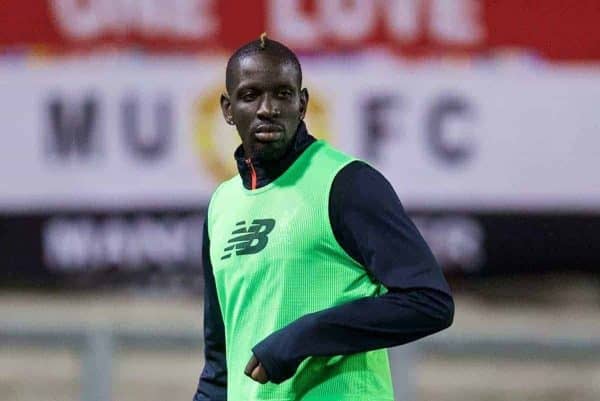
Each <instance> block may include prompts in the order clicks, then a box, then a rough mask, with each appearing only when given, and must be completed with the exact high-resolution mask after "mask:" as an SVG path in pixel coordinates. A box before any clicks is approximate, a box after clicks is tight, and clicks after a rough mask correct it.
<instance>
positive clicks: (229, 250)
mask: <svg viewBox="0 0 600 401" xmlns="http://www.w3.org/2000/svg"><path fill="white" fill-rule="evenodd" d="M235 225H236V227H239V228H236V229H235V230H233V232H232V233H231V235H233V236H234V237H233V238H231V239H230V240H229V241H227V243H228V244H231V245H229V246H227V247H226V248H225V249H224V252H225V254H224V255H223V256H222V257H221V260H223V259H227V258H230V257H231V255H232V254H233V251H234V250H235V254H236V255H251V254H253V253H258V252H260V251H262V250H263V249H265V247H266V246H267V242H269V237H267V235H269V233H270V232H271V231H273V227H275V220H273V219H254V220H252V223H251V224H250V226H249V227H246V222H245V221H239V222H237V223H236V224H235Z"/></svg>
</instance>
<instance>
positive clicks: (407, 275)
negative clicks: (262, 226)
mask: <svg viewBox="0 0 600 401" xmlns="http://www.w3.org/2000/svg"><path fill="white" fill-rule="evenodd" d="M314 141H315V139H314V138H313V137H312V136H311V135H309V134H308V132H307V131H306V128H305V126H304V124H300V126H299V128H298V132H297V133H296V136H295V139H294V142H293V144H292V146H291V147H290V149H289V150H288V151H287V153H286V154H285V155H284V156H283V157H282V158H281V159H279V160H278V161H277V163H264V162H261V161H254V160H253V167H254V170H255V172H256V175H257V187H261V186H264V185H267V184H268V183H270V182H271V181H273V180H274V179H276V178H277V177H279V176H280V175H281V174H282V173H283V172H284V171H285V170H286V169H287V168H288V167H289V166H290V165H291V164H292V163H293V162H294V161H295V160H296V159H297V158H298V156H299V155H300V154H302V152H303V151H304V150H305V149H306V148H307V147H308V146H309V145H310V144H311V143H312V142H314ZM236 160H237V162H238V170H239V172H240V175H241V177H242V180H243V182H244V186H246V187H247V188H250V181H251V179H250V171H249V167H248V166H247V164H246V163H245V160H244V158H243V154H242V150H241V148H238V150H237V151H236ZM329 219H330V223H331V227H332V230H333V233H334V236H335V238H336V240H337V241H338V243H339V244H340V246H341V247H342V248H343V249H344V250H345V251H346V253H348V255H349V256H350V257H352V258H353V259H355V260H356V261H357V262H358V263H360V264H361V265H362V266H364V267H365V269H366V270H367V272H368V273H369V274H370V275H371V276H372V277H373V279H374V280H375V281H378V282H380V283H381V284H383V285H384V287H386V289H387V290H388V292H387V293H385V294H384V295H381V296H378V297H369V298H363V299H358V300H356V301H353V302H350V303H347V304H344V305H340V306H335V307H333V308H329V309H326V310H323V311H319V312H316V313H312V314H309V315H305V316H303V317H301V318H299V319H298V320H296V321H294V322H292V323H291V324H289V325H288V326H286V327H284V328H282V329H280V330H278V331H276V332H274V333H272V334H271V335H269V336H268V337H267V338H265V339H264V340H263V341H261V342H260V343H258V344H256V346H255V347H254V348H253V349H252V351H253V353H254V355H255V356H256V357H257V359H258V360H259V361H260V362H261V363H262V365H263V366H264V368H265V370H266V372H267V376H268V377H269V380H270V381H272V382H274V383H280V382H282V381H284V380H286V379H288V378H290V377H291V376H293V374H294V372H295V371H296V369H297V367H298V365H299V364H300V363H301V362H302V361H303V360H304V359H305V358H307V357H309V356H333V355H348V354H354V353H358V352H365V351H370V350H374V349H378V348H384V347H392V346H396V345H401V344H405V343H407V342H410V341H414V340H417V339H419V338H422V337H424V336H427V335H429V334H433V333H435V332H437V331H440V330H442V329H444V328H446V327H448V326H450V324H451V323H452V319H453V315H454V303H453V300H452V296H451V293H450V289H449V287H448V284H447V283H446V281H445V279H444V276H443V274H442V272H441V269H440V268H439V266H438V264H437V262H436V260H435V258H434V257H433V255H432V253H431V251H430V249H429V247H428V246H427V244H426V243H425V241H424V240H423V237H422V236H421V235H420V233H419V232H418V230H417V228H416V227H415V225H414V224H413V223H412V222H411V220H410V219H409V218H408V216H407V215H406V212H405V211H404V208H403V207H402V204H401V203H400V200H399V199H398V196H397V195H396V193H395V192H394V190H393V188H392V187H391V185H390V184H389V183H388V181H387V180H386V179H385V178H384V177H383V176H382V175H381V174H380V173H379V172H378V171H376V170H375V169H373V168H372V167H370V166H369V165H367V164H366V163H363V162H360V161H355V162H351V163H350V164H348V165H347V166H345V167H344V168H343V169H342V170H340V171H339V173H338V174H337V175H336V177H335V179H334V181H333V184H332V187H331V191H330V195H329ZM209 244H210V239H209V238H208V230H207V223H206V222H205V225H204V240H203V261H204V277H205V294H204V337H205V359H206V363H205V366H204V369H203V371H202V374H201V376H200V380H199V384H198V391H197V393H196V396H195V398H194V400H195V401H208V400H210V401H222V400H226V398H227V396H226V386H227V365H226V360H225V333H224V325H223V319H222V315H221V310H220V308H219V303H218V301H217V294H216V288H215V284H214V277H213V275H212V265H211V262H210V255H209V252H208V249H209ZM307 339H310V341H306V340H307Z"/></svg>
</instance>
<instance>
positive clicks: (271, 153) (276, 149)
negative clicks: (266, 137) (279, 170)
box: [253, 141, 286, 161]
mask: <svg viewBox="0 0 600 401" xmlns="http://www.w3.org/2000/svg"><path fill="white" fill-rule="evenodd" d="M285 150H286V146H285V144H283V143H281V142H280V141H277V142H265V143H260V142H258V143H256V144H255V145H254V152H253V154H254V157H255V158H257V159H260V160H267V161H272V160H277V159H280V158H281V157H282V156H283V154H284V153H285Z"/></svg>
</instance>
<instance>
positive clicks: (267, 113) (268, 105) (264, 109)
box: [256, 94, 279, 118]
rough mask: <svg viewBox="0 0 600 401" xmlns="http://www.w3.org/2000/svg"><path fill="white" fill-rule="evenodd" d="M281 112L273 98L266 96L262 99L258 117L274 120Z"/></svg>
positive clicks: (257, 113)
mask: <svg viewBox="0 0 600 401" xmlns="http://www.w3.org/2000/svg"><path fill="white" fill-rule="evenodd" d="M278 113H279V111H278V110H277V107H276V106H275V104H274V102H273V98H272V96H270V95H268V94H265V95H264V96H263V97H262V100H261V102H260V106H259V107H258V110H257V112H256V115H257V116H258V117H261V118H272V117H275V116H276V115H277V114H278Z"/></svg>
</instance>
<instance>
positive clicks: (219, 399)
mask: <svg viewBox="0 0 600 401" xmlns="http://www.w3.org/2000/svg"><path fill="white" fill-rule="evenodd" d="M207 221H208V218H207V219H206V220H205V221H204V234H203V239H202V264H203V270H204V360H205V362H204V369H203V370H202V374H201V375H200V379H199V381H198V389H197V391H196V395H195V396H194V401H226V400H227V362H226V359H225V326H224V324H223V316H222V315H221V307H220V306H219V300H218V298H217V289H216V287H215V279H214V276H213V272H212V263H211V262H210V252H209V250H210V239H209V238H208V222H207Z"/></svg>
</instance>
